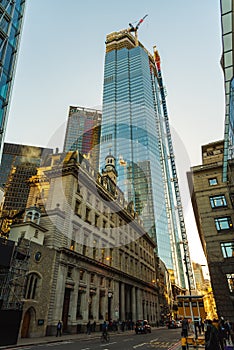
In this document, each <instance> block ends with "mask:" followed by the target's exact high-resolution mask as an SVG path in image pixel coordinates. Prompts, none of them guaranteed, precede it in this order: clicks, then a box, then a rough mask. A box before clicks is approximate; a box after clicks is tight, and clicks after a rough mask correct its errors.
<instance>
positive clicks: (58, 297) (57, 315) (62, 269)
mask: <svg viewBox="0 0 234 350" xmlns="http://www.w3.org/2000/svg"><path fill="white" fill-rule="evenodd" d="M58 276H59V278H58V279H57V284H56V294H55V308H54V317H53V323H54V324H57V322H58V320H61V319H62V312H63V301H64V292H65V281H66V276H67V268H66V266H64V265H59V269H58Z"/></svg>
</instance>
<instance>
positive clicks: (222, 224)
mask: <svg viewBox="0 0 234 350" xmlns="http://www.w3.org/2000/svg"><path fill="white" fill-rule="evenodd" d="M215 226H216V229H217V231H222V230H228V229H230V228H232V227H233V225H232V220H231V218H230V216H225V217H222V218H215Z"/></svg>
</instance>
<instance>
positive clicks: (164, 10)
mask: <svg viewBox="0 0 234 350" xmlns="http://www.w3.org/2000/svg"><path fill="white" fill-rule="evenodd" d="M219 3H220V1H219V0H196V1H194V0H150V1H149V0H145V1H138V0H135V1H131V2H130V1H129V2H128V1H126V0H118V1H113V0H108V1H107V0H100V1H96V0H86V1H79V0H66V1H64V0H30V1H27V6H26V15H25V20H24V28H23V33H22V38H21V46H20V50H19V55H18V63H17V69H16V75H15V81H14V87H13V92H12V99H11V107H10V113H9V120H8V126H7V133H6V139H5V141H6V142H12V143H20V144H27V145H35V146H42V147H53V148H55V147H59V149H60V150H61V151H62V147H63V139H64V131H65V126H66V121H67V116H68V109H69V106H70V105H74V106H83V107H88V108H101V105H102V86H103V69H104V56H105V38H106V35H107V34H109V33H111V32H114V31H119V30H122V29H125V28H128V26H129V23H132V24H133V25H136V23H137V22H138V21H139V19H140V18H142V17H143V16H144V15H145V14H148V16H147V17H146V19H145V21H144V22H143V23H142V24H141V26H140V28H139V31H138V36H139V40H140V41H141V42H142V44H143V45H144V46H145V47H146V48H147V49H148V51H150V52H153V46H154V45H156V46H157V49H158V51H159V53H160V56H161V68H162V74H163V80H164V85H165V88H166V92H167V106H168V113H169V120H170V124H171V131H172V137H173V141H174V148H175V155H176V162H177V170H178V173H179V181H180V188H181V194H182V200H183V207H184V215H185V221H186V228H187V234H188V238H189V242H190V254H191V257H192V259H193V260H195V261H196V262H200V263H205V260H204V256H203V254H202V252H201V247H200V243H199V239H198V234H197V231H196V226H195V222H194V218H193V213H192V207H191V203H190V199H189V191H188V185H187V179H186V171H188V170H189V169H190V166H194V165H199V164H201V145H203V144H207V143H210V142H212V141H217V140H220V139H222V138H223V133H224V131H223V130H224V110H225V108H224V82H223V74H222V70H221V66H220V58H221V53H222V42H221V20H220V4H219ZM191 242H192V243H191ZM198 252H199V254H198Z"/></svg>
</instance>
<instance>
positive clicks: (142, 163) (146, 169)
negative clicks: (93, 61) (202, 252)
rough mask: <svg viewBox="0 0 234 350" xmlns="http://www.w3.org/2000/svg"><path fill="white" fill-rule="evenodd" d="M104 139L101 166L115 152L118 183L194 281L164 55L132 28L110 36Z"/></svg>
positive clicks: (178, 278) (180, 280)
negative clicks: (162, 64)
mask: <svg viewBox="0 0 234 350" xmlns="http://www.w3.org/2000/svg"><path fill="white" fill-rule="evenodd" d="M162 107H163V108H162ZM100 142H101V143H100V169H101V168H102V167H103V164H104V160H105V156H106V154H108V153H109V150H111V153H112V154H113V155H114V157H115V158H116V160H117V163H116V168H117V172H118V175H119V176H118V186H119V187H120V188H121V190H122V191H123V192H124V194H125V196H126V198H127V199H128V201H132V202H133V204H134V208H135V210H136V212H138V214H139V215H140V216H141V218H142V220H143V222H144V227H145V229H146V231H147V232H148V233H149V234H150V236H151V237H152V238H153V239H154V241H155V242H156V244H157V248H156V251H157V254H158V256H159V257H160V258H161V259H162V260H163V261H164V263H165V264H166V267H167V268H168V269H169V270H171V271H173V274H174V276H175V283H177V284H178V285H180V286H184V287H185V284H186V282H187V281H186V279H185V277H184V276H185V274H184V268H185V267H184V262H183V257H184V256H185V257H186V261H187V267H188V270H189V276H190V279H191V283H192V281H193V275H192V267H191V262H190V257H189V251H188V246H187V237H186V232H185V225H184V220H183V212H182V203H181V199H180V194H179V188H178V178H177V175H176V170H175V162H174V153H173V147H172V142H171V135H170V127H169V122H168V116H167V110H166V101H165V94H164V87H163V82H162V75H161V68H160V62H159V55H158V52H157V51H156V50H155V51H154V55H152V54H150V53H149V52H148V51H147V49H146V48H145V47H144V46H143V45H142V44H141V43H140V42H139V41H138V40H136V37H134V36H133V35H132V34H131V33H130V32H129V30H123V31H120V32H114V33H111V34H109V35H107V37H106V55H105V69H104V86H103V115H102V129H101V141H100ZM182 230H183V232H182ZM181 243H182V244H181ZM183 247H184V251H182V249H183ZM183 255H184V256H183Z"/></svg>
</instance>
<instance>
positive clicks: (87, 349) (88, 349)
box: [80, 348, 90, 350]
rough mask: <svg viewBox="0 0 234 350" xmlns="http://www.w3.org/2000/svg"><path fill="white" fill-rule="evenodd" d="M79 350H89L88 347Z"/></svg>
mask: <svg viewBox="0 0 234 350" xmlns="http://www.w3.org/2000/svg"><path fill="white" fill-rule="evenodd" d="M80 350H90V348H84V349H80Z"/></svg>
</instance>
